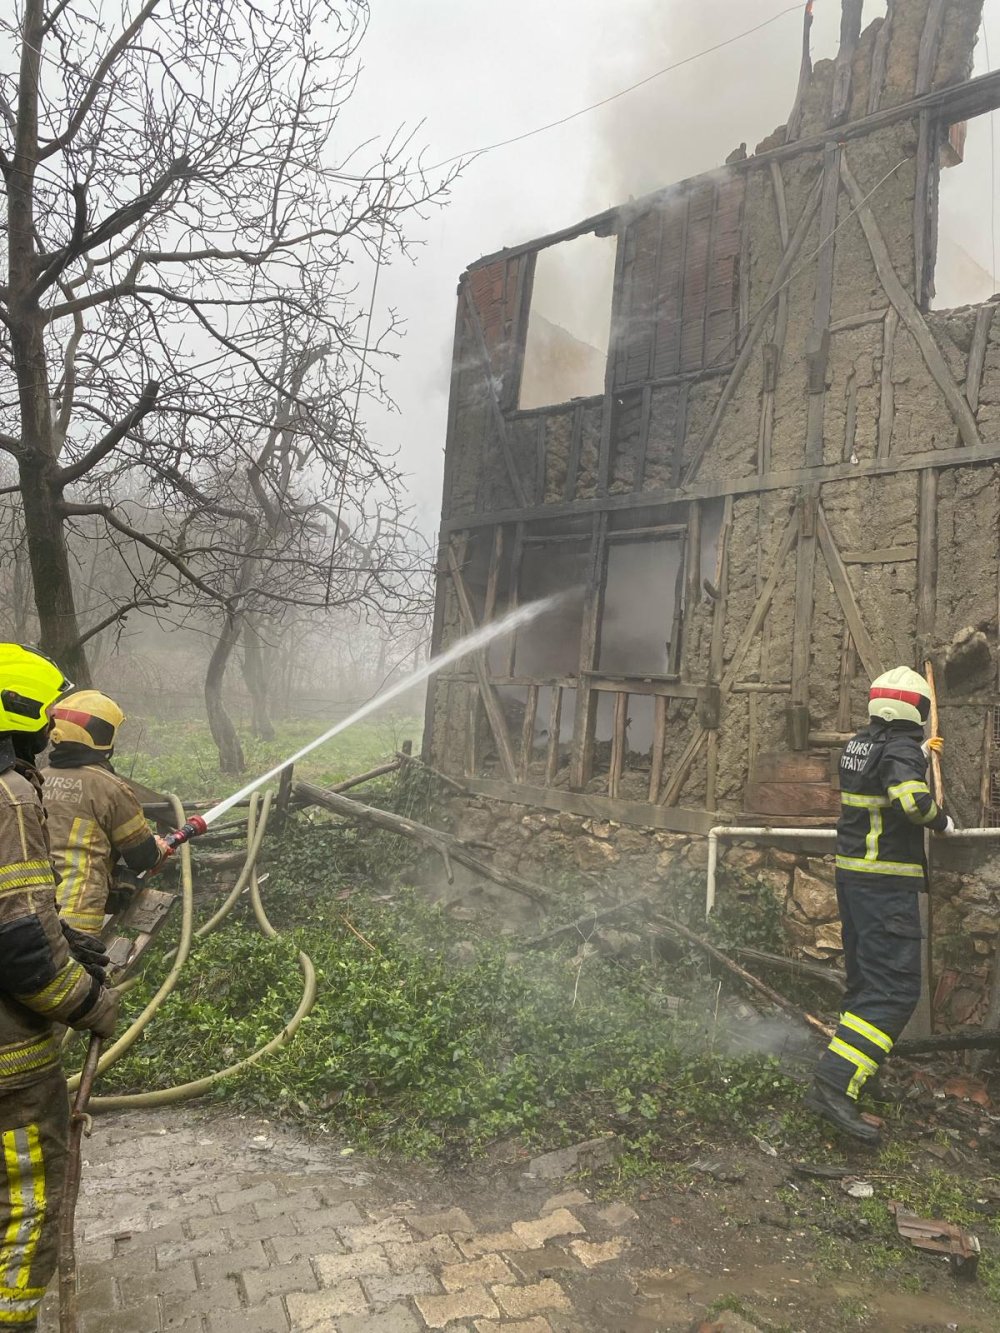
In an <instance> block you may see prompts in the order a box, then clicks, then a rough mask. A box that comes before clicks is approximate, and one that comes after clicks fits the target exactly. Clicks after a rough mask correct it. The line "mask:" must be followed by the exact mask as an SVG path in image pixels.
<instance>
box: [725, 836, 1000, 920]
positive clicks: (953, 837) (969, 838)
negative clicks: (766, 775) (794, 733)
mask: <svg viewBox="0 0 1000 1333" xmlns="http://www.w3.org/2000/svg"><path fill="white" fill-rule="evenodd" d="M836 836H837V830H836V829H834V828H766V827H757V828H737V827H735V826H734V825H732V824H717V825H716V826H715V828H713V829H709V831H708V869H707V871H706V874H705V916H706V918H708V917H710V916H711V915H712V910H713V908H714V907H715V879H716V874H717V872H718V866H719V839H720V838H743V839H747V838H836ZM955 838H963V839H968V840H969V841H975V840H978V839H985V838H1000V828H965V829H956V830H955V832H954V833H950V834H949V835H948V841H949V842H951V841H952V840H953V839H955Z"/></svg>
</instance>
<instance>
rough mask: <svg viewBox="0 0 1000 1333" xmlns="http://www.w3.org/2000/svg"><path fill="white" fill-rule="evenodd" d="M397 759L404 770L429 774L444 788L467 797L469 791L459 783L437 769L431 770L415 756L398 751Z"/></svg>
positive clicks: (428, 765)
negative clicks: (416, 769)
mask: <svg viewBox="0 0 1000 1333" xmlns="http://www.w3.org/2000/svg"><path fill="white" fill-rule="evenodd" d="M397 758H398V759H399V761H400V763H401V764H402V765H403V766H404V767H405V768H419V769H422V770H423V771H424V772H425V773H429V774H430V775H431V777H432V778H437V780H438V782H441V783H443V784H444V786H446V787H450V788H451V789H452V791H456V792H458V793H459V795H460V796H468V794H469V791H468V788H467V787H463V786H462V784H461V783H460V782H456V781H455V779H454V778H450V777H449V776H448V774H447V773H442V772H441V771H440V770H439V769H436V768H431V766H430V764H425V763H424V761H423V760H422V759H418V758H417V757H416V755H412V754H406V753H405V751H400V752H399V753H398V754H397Z"/></svg>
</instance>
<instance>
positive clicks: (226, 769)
mask: <svg viewBox="0 0 1000 1333" xmlns="http://www.w3.org/2000/svg"><path fill="white" fill-rule="evenodd" d="M239 637H240V618H239V617H238V616H234V615H231V614H227V616H226V621H225V624H224V625H223V628H222V633H221V634H220V635H219V641H218V643H217V644H216V645H215V651H214V652H213V653H212V656H211V659H210V661H209V663H208V671H207V672H206V673H205V708H206V710H207V712H208V725H209V729H210V730H211V732H212V740H213V741H215V745H216V748H217V749H218V751H219V768H220V770H221V771H222V772H223V773H242V772H243V770H244V768H245V767H246V760H245V759H244V757H243V746H242V745H241V744H240V738H239V736H238V735H237V733H236V728H235V727H234V726H233V720H232V718H231V717H230V716H229V714H228V713H227V712H226V705H225V703H224V702H223V698H222V686H223V683H224V681H225V678H226V667H227V666H228V665H229V659H230V657H231V656H232V654H233V649H234V648H235V647H236V644H237V642H238V640H239Z"/></svg>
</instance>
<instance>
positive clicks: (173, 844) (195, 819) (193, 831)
mask: <svg viewBox="0 0 1000 1333" xmlns="http://www.w3.org/2000/svg"><path fill="white" fill-rule="evenodd" d="M207 828H208V825H207V824H206V823H205V821H204V820H203V819H202V817H201V815H192V816H191V818H190V819H189V820H188V821H187V823H186V824H182V825H181V827H180V828H179V829H174V831H173V833H168V834H166V835H165V837H164V839H163V841H164V842H165V843H166V845H167V848H168V851H167V855H168V856H173V854H174V852H176V850H177V848H178V847H183V845H184V844H185V843H186V842H190V841H191V839H192V838H200V837H201V835H202V834H203V833H204V832H205V831H206V830H207Z"/></svg>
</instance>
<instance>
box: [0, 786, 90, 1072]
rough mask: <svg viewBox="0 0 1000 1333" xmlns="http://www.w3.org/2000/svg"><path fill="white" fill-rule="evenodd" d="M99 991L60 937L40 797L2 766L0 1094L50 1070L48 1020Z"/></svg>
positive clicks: (69, 1015)
mask: <svg viewBox="0 0 1000 1333" xmlns="http://www.w3.org/2000/svg"><path fill="white" fill-rule="evenodd" d="M99 992H100V984H99V983H98V982H96V981H94V980H93V979H92V978H91V977H90V976H89V975H88V974H87V972H85V971H84V969H83V968H82V967H81V966H80V964H79V963H78V962H77V961H76V960H75V959H74V958H71V957H70V952H69V949H68V948H67V946H66V941H65V939H64V938H63V933H62V925H61V924H60V921H59V916H58V914H57V912H56V904H55V875H54V874H53V871H52V863H51V861H50V860H49V848H48V841H47V838H46V834H45V814H44V811H43V809H42V802H41V797H40V796H39V794H38V791H37V790H36V788H35V786H34V784H33V783H32V782H31V781H29V779H28V778H27V777H25V776H24V775H23V774H21V773H19V772H18V771H17V770H16V769H15V768H13V767H10V768H8V769H7V770H6V771H5V772H2V773H0V1092H3V1091H5V1090H8V1089H11V1088H18V1087H25V1086H27V1085H28V1084H31V1083H35V1082H37V1081H38V1080H39V1079H42V1078H45V1077H46V1076H47V1075H48V1074H49V1073H51V1071H52V1070H53V1069H55V1068H58V1066H59V1049H58V1047H57V1045H56V1042H55V1039H54V1037H53V1023H54V1022H60V1023H69V1024H72V1023H75V1022H78V1021H79V1020H80V1019H81V1018H83V1017H84V1015H85V1014H87V1013H88V1011H89V1010H90V1009H92V1008H93V1006H94V1003H95V1002H96V1000H97V997H98V994H99Z"/></svg>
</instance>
